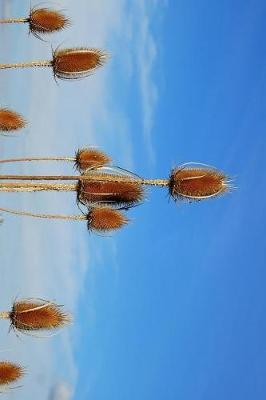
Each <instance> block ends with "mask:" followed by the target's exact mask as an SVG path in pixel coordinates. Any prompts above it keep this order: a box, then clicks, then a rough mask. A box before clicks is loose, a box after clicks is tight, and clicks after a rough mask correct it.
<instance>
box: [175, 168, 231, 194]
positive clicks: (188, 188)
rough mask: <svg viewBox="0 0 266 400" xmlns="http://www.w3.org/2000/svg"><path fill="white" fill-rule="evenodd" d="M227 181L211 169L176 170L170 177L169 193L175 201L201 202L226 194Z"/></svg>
mask: <svg viewBox="0 0 266 400" xmlns="http://www.w3.org/2000/svg"><path fill="white" fill-rule="evenodd" d="M227 179H228V178H227V177H226V176H225V175H224V174H223V173H221V172H219V171H217V170H215V169H211V168H190V167H189V168H186V167H183V168H176V169H174V170H173V171H172V173H171V175H170V179H169V191H170V195H171V196H172V197H173V198H175V199H184V198H187V199H192V200H201V199H205V198H209V197H214V196H218V195H219V194H221V193H224V192H226V191H227V190H228V184H227Z"/></svg>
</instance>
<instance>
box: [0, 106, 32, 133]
mask: <svg viewBox="0 0 266 400" xmlns="http://www.w3.org/2000/svg"><path fill="white" fill-rule="evenodd" d="M25 125H26V121H25V120H24V118H23V117H22V116H21V115H20V114H18V113H16V112H15V111H11V110H8V109H7V108H0V130H1V131H4V132H10V131H16V130H18V129H21V128H24V126H25Z"/></svg>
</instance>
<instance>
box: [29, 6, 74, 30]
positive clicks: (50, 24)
mask: <svg viewBox="0 0 266 400" xmlns="http://www.w3.org/2000/svg"><path fill="white" fill-rule="evenodd" d="M68 25H70V21H69V19H68V18H67V17H66V16H65V15H64V14H62V13H61V12H59V11H57V10H53V9H50V8H33V9H32V10H31V12H30V16H29V26H30V31H31V32H33V33H52V32H57V31H59V30H61V29H64V28H66V27H67V26H68Z"/></svg>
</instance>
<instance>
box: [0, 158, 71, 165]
mask: <svg viewBox="0 0 266 400" xmlns="http://www.w3.org/2000/svg"><path fill="white" fill-rule="evenodd" d="M28 161H73V162H74V161H76V158H75V157H26V158H8V159H5V160H0V164H4V163H12V162H28Z"/></svg>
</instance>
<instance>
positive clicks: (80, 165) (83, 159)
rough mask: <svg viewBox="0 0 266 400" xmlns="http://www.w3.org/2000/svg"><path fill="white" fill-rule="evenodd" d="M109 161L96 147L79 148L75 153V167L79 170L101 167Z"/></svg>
mask: <svg viewBox="0 0 266 400" xmlns="http://www.w3.org/2000/svg"><path fill="white" fill-rule="evenodd" d="M110 161H111V158H110V157H108V156H107V155H106V154H105V153H103V152H102V151H99V150H96V149H81V150H78V151H77V153H76V162H75V165H76V168H77V169H78V170H79V171H85V170H87V169H96V168H100V167H103V166H104V165H106V164H108V163H109V162H110Z"/></svg>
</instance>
